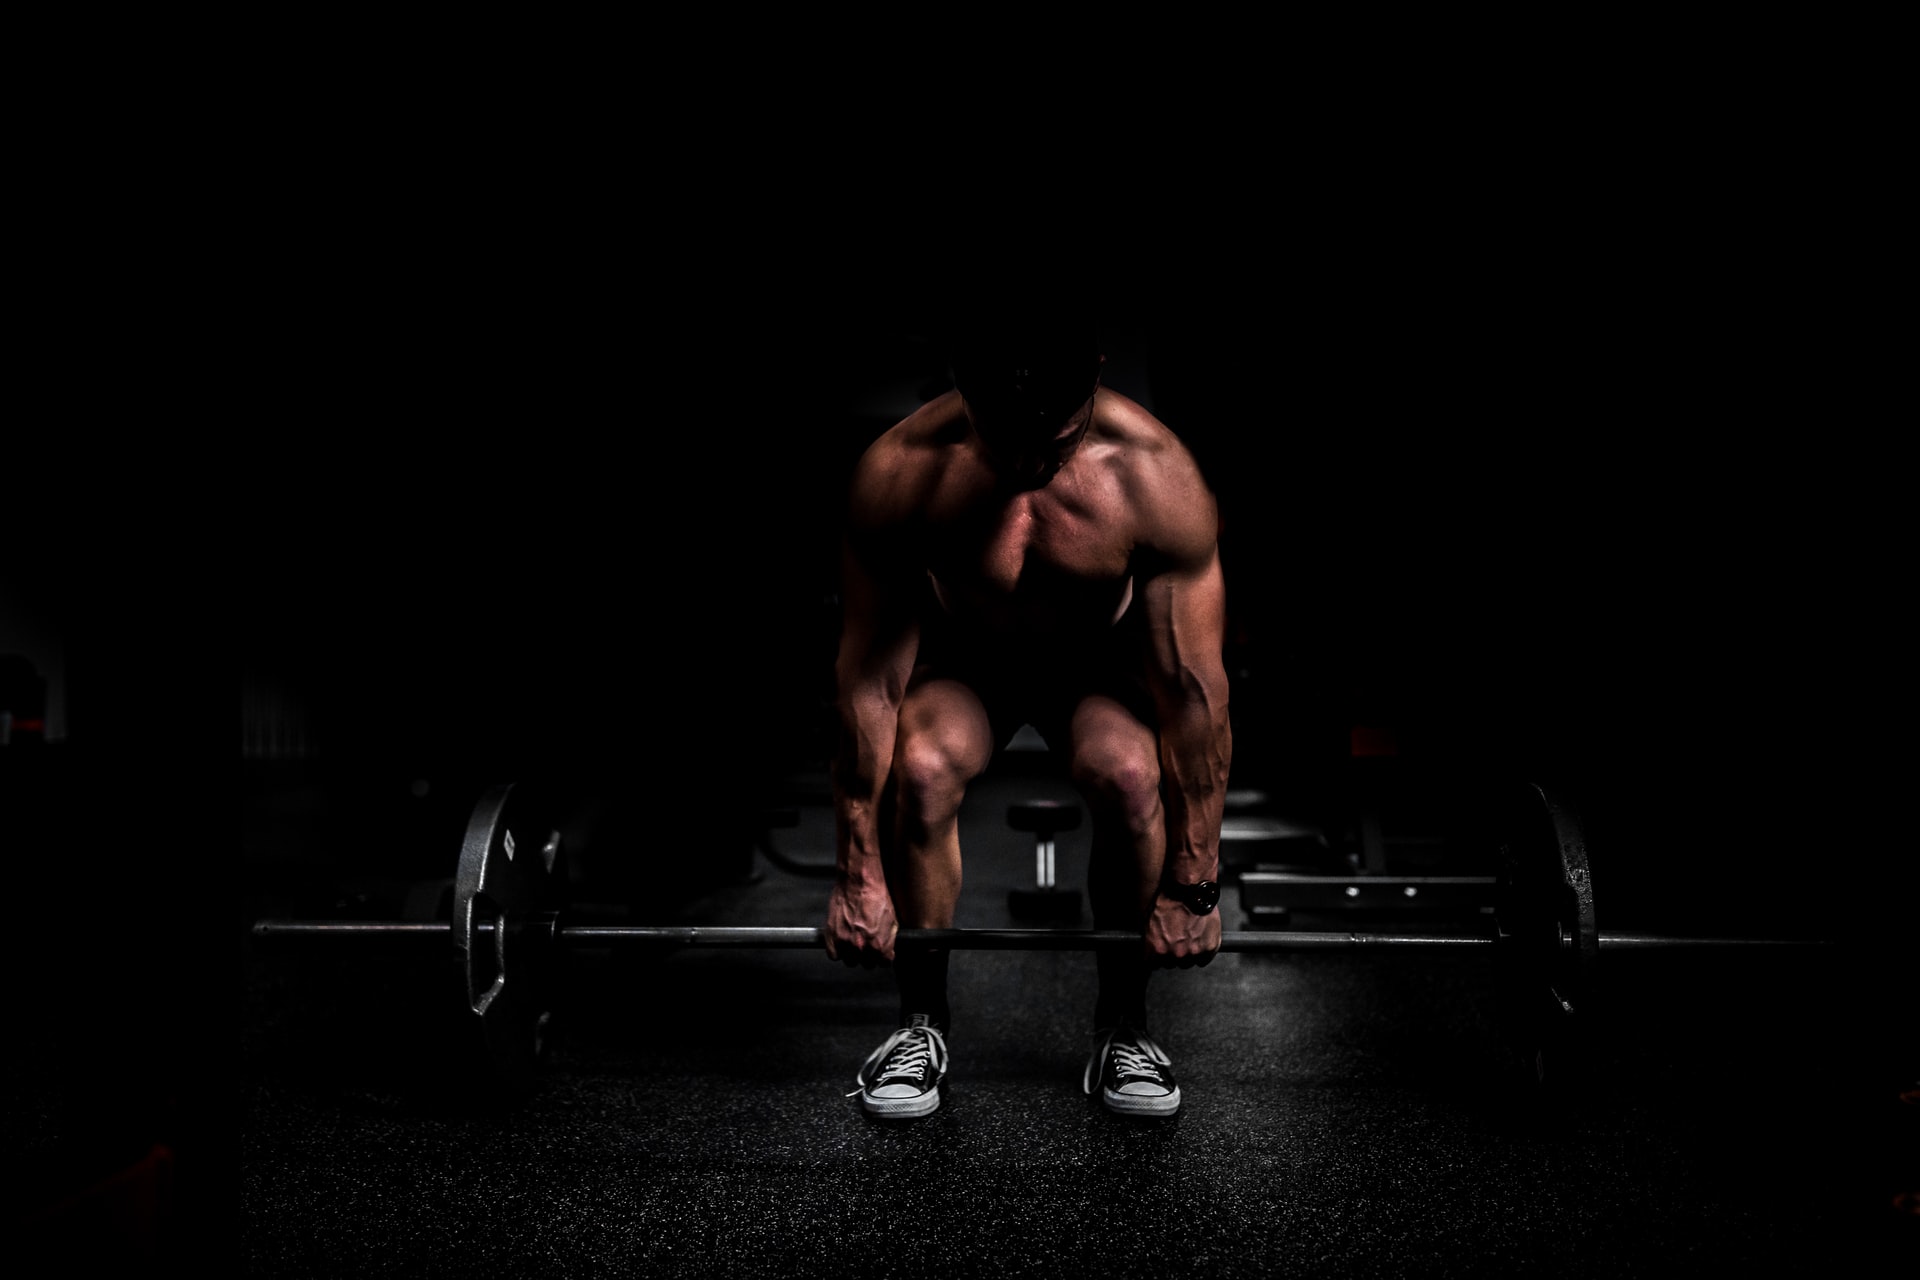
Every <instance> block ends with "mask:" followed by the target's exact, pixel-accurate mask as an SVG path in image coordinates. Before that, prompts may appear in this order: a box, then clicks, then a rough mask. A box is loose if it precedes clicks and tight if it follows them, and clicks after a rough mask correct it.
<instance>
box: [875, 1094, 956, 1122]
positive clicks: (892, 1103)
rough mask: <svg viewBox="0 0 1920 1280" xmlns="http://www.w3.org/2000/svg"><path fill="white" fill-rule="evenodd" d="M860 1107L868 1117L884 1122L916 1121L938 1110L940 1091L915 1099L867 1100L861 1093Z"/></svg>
mask: <svg viewBox="0 0 1920 1280" xmlns="http://www.w3.org/2000/svg"><path fill="white" fill-rule="evenodd" d="M860 1105H861V1106H863V1107H865V1108H866V1109H867V1114H868V1115H870V1116H879V1117H880V1118H882V1119H884V1120H916V1119H918V1118H919V1117H921V1116H930V1115H932V1114H933V1113H934V1112H936V1111H938V1110H939V1109H940V1090H938V1089H930V1090H928V1091H927V1092H926V1093H923V1094H921V1095H920V1096H919V1097H917V1098H869V1097H868V1096H867V1095H866V1094H864V1093H863V1094H861V1095H860Z"/></svg>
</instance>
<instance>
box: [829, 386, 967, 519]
mask: <svg viewBox="0 0 1920 1280" xmlns="http://www.w3.org/2000/svg"><path fill="white" fill-rule="evenodd" d="M949 401H951V403H949ZM965 427H966V419H965V416H964V415H963V414H962V412H961V411H960V408H959V397H958V396H954V395H952V394H951V393H949V395H947V396H941V397H938V398H937V399H934V400H930V401H928V402H927V403H926V404H924V405H922V406H920V408H919V409H917V410H915V411H914V412H913V413H911V414H909V415H907V416H906V417H905V418H903V419H901V420H900V421H899V422H897V423H895V424H894V425H893V426H892V427H889V428H888V429H887V430H885V431H883V432H881V433H880V435H879V436H877V437H876V438H875V439H874V440H873V442H872V443H870V444H869V445H868V446H867V447H866V449H865V450H864V451H863V452H862V453H861V455H860V458H859V461H858V462H857V463H856V465H855V467H854V473H853V485H852V496H853V499H854V503H855V508H856V514H859V515H864V517H865V518H866V519H868V520H872V521H878V522H881V523H886V522H888V521H889V520H897V519H904V518H906V517H907V516H908V515H909V514H910V513H911V512H912V511H913V510H915V509H916V508H917V507H918V506H919V505H920V504H921V503H922V502H923V501H924V500H925V499H926V497H927V495H928V494H929V493H931V492H932V491H933V490H934V489H935V488H936V487H937V486H938V485H939V483H940V480H941V477H942V476H943V475H945V473H946V471H947V469H948V468H949V467H950V466H951V465H953V455H954V452H955V450H956V449H957V448H958V447H959V446H960V444H961V443H962V441H963V440H964V438H965Z"/></svg>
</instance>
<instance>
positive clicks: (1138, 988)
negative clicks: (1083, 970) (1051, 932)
mask: <svg viewBox="0 0 1920 1280" xmlns="http://www.w3.org/2000/svg"><path fill="white" fill-rule="evenodd" d="M1095 962H1096V963H1097V964H1098V965H1099V974H1100V996H1099V998H1098V1000H1096V1001H1095V1003H1094V1006H1093V1029H1094V1030H1095V1031H1104V1030H1105V1029H1107V1028H1108V1027H1118V1026H1128V1027H1132V1028H1133V1029H1134V1030H1136V1031H1145V1030H1146V1029H1147V978H1148V976H1149V975H1150V974H1152V972H1153V971H1152V970H1151V969H1149V968H1148V967H1147V958H1146V957H1145V956H1143V955H1141V954H1140V953H1139V952H1138V951H1135V950H1131V949H1128V950H1115V949H1112V948H1103V949H1102V950H1100V951H1099V952H1097V953H1096V954H1095Z"/></svg>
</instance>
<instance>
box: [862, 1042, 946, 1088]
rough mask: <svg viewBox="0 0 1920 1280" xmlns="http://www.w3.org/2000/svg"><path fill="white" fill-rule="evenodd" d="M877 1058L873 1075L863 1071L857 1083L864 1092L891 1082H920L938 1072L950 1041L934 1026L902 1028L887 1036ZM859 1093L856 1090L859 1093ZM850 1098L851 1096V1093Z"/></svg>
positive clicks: (877, 1053)
mask: <svg viewBox="0 0 1920 1280" xmlns="http://www.w3.org/2000/svg"><path fill="white" fill-rule="evenodd" d="M874 1057H876V1058H878V1059H879V1060H880V1065H879V1066H878V1067H877V1068H876V1069H875V1070H874V1073H873V1075H872V1076H867V1075H866V1073H865V1072H862V1073H861V1075H860V1076H858V1077H856V1079H855V1082H856V1083H857V1084H859V1085H860V1087H861V1088H862V1089H864V1088H868V1087H870V1086H876V1085H882V1084H885V1083H886V1082H887V1081H889V1080H901V1079H908V1080H917V1079H919V1078H920V1077H921V1076H922V1075H924V1074H925V1073H926V1072H927V1071H928V1070H929V1069H930V1068H931V1069H933V1070H939V1069H940V1068H941V1067H942V1064H944V1063H945V1061H946V1057H947V1042H946V1040H945V1039H944V1038H942V1036H941V1035H940V1033H939V1032H938V1031H936V1030H935V1029H934V1028H932V1027H925V1026H915V1027H902V1028H900V1029H899V1030H898V1031H896V1032H894V1033H893V1034H892V1035H891V1036H888V1037H887V1042H886V1043H885V1044H883V1045H881V1046H880V1048H879V1050H878V1051H877V1052H876V1053H875V1054H874ZM859 1091H860V1090H859V1089H856V1090H854V1092H855V1093H858V1092H859ZM848 1096H849V1097H851V1096H852V1095H851V1094H849V1095H848Z"/></svg>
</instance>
